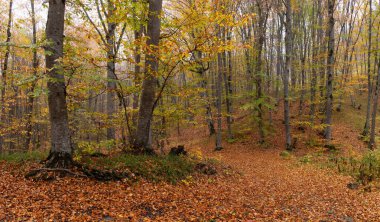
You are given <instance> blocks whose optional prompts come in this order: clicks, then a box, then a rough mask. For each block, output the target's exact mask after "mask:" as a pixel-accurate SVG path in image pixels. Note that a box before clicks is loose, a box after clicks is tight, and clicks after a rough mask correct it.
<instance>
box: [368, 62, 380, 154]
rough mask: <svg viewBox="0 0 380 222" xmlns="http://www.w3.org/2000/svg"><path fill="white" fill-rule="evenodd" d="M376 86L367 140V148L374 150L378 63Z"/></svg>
mask: <svg viewBox="0 0 380 222" xmlns="http://www.w3.org/2000/svg"><path fill="white" fill-rule="evenodd" d="M377 65H378V69H377V77H376V85H375V95H374V97H373V108H372V121H371V134H370V138H369V144H368V146H369V148H370V149H374V148H376V141H375V139H376V138H375V136H376V114H377V103H378V99H379V88H380V62H379V61H378V64H377Z"/></svg>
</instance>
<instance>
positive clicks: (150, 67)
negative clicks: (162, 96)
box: [134, 0, 162, 153]
mask: <svg viewBox="0 0 380 222" xmlns="http://www.w3.org/2000/svg"><path fill="white" fill-rule="evenodd" d="M161 11H162V0H149V15H148V29H147V37H148V40H147V45H148V46H151V47H152V48H151V50H150V51H151V52H149V53H148V54H147V55H146V61H145V78H144V80H143V86H142V87H143V89H142V93H141V100H140V109H139V116H138V123H137V131H136V135H135V138H134V149H135V150H134V151H135V152H136V153H153V152H154V151H153V149H152V147H151V144H150V143H149V134H150V130H151V122H152V118H153V111H154V102H155V99H156V98H155V94H156V86H157V78H156V77H155V76H156V75H157V72H158V64H159V59H158V44H159V40H160V30H161V19H160V17H159V16H160V13H161Z"/></svg>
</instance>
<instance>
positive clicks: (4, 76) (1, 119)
mask: <svg viewBox="0 0 380 222" xmlns="http://www.w3.org/2000/svg"><path fill="white" fill-rule="evenodd" d="M12 6H13V0H10V1H9V11H8V25H7V40H6V41H5V42H6V43H9V42H10V41H11V37H12V33H11V25H12ZM9 54H10V46H9V45H7V46H6V48H5V56H4V62H3V67H2V73H1V76H2V89H1V113H0V123H1V124H3V122H4V120H5V93H6V88H7V71H8V61H9ZM2 151H3V137H2V136H0V153H1V152H2Z"/></svg>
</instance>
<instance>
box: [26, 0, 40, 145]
mask: <svg viewBox="0 0 380 222" xmlns="http://www.w3.org/2000/svg"><path fill="white" fill-rule="evenodd" d="M30 6H31V12H32V14H31V16H32V29H33V33H32V44H33V45H35V44H36V43H37V30H36V18H35V10H34V0H30ZM32 51H33V61H32V63H33V76H34V77H37V69H38V58H37V49H36V48H33V49H32ZM31 84H32V85H31V87H30V89H29V93H28V101H27V108H26V110H27V117H26V118H27V120H26V139H25V149H28V148H29V146H30V141H31V139H32V130H33V125H32V117H33V103H34V96H33V94H32V93H33V91H34V88H35V85H36V80H35V81H33V82H32V83H31Z"/></svg>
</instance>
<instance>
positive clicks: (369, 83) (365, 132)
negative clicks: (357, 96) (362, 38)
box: [362, 0, 372, 136]
mask: <svg viewBox="0 0 380 222" xmlns="http://www.w3.org/2000/svg"><path fill="white" fill-rule="evenodd" d="M368 5H369V15H368V51H367V89H368V95H367V112H366V118H365V123H364V129H363V132H362V135H363V136H367V135H368V133H369V124H370V117H371V116H370V115H371V100H372V80H371V50H372V0H369V2H368Z"/></svg>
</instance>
